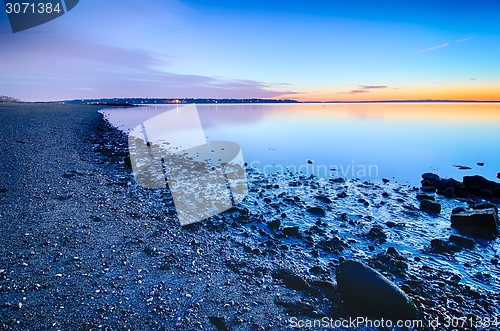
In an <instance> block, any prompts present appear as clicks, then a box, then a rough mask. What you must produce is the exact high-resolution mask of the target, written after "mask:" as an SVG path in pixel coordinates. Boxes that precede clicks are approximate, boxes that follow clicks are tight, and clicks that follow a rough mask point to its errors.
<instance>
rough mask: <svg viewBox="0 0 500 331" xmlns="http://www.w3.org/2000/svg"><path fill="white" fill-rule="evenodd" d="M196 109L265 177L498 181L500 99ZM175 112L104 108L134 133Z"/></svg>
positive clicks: (211, 132)
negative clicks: (429, 176) (428, 175)
mask: <svg viewBox="0 0 500 331" xmlns="http://www.w3.org/2000/svg"><path fill="white" fill-rule="evenodd" d="M197 109H198V114H199V117H200V120H201V124H202V126H203V130H204V133H205V136H206V137H207V140H208V141H211V140H229V141H233V142H236V143H237V144H239V145H240V146H241V149H242V152H243V156H244V158H245V161H246V162H247V163H248V164H250V165H252V166H253V167H255V168H258V169H260V170H261V171H262V172H263V173H266V174H271V173H282V174H283V173H286V172H287V169H290V170H292V171H293V172H302V173H303V174H305V175H311V174H314V175H315V176H317V177H325V178H333V177H337V176H340V177H344V178H360V179H362V180H365V179H379V180H380V179H381V178H383V177H386V178H390V179H392V180H395V181H398V182H400V183H405V182H408V183H410V184H412V185H416V184H418V182H419V181H420V176H419V175H420V174H421V173H424V172H428V171H432V172H435V173H437V174H439V175H440V176H441V177H453V178H457V179H461V177H462V176H464V175H471V174H479V175H482V176H485V177H486V178H490V179H494V178H495V176H496V173H497V172H499V171H500V159H499V158H498V157H496V155H495V151H496V150H499V149H500V139H498V127H500V115H499V114H500V104H483V103H390V104H259V105H252V104H234V105H197ZM170 110H174V111H182V105H161V106H143V107H139V108H125V109H109V108H108V109H105V110H103V111H102V112H103V113H104V114H105V116H106V118H108V120H109V121H110V122H111V123H112V124H113V125H115V126H117V127H119V128H120V129H122V130H123V131H125V132H128V131H130V129H132V128H133V127H135V126H137V125H139V124H140V123H142V122H144V121H145V120H147V119H150V118H153V117H154V116H157V115H159V114H161V113H164V112H166V111H170ZM308 160H311V161H312V163H308V162H307V161H308ZM478 163H484V165H478ZM458 166H466V167H470V168H471V169H467V170H460V169H459V168H458Z"/></svg>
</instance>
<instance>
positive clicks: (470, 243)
mask: <svg viewBox="0 0 500 331" xmlns="http://www.w3.org/2000/svg"><path fill="white" fill-rule="evenodd" d="M449 241H450V242H452V243H454V244H455V245H458V246H462V247H467V248H470V249H472V248H474V246H475V245H476V242H475V241H474V240H472V239H469V238H465V237H462V236H458V235H456V234H452V235H451V236H450V239H449Z"/></svg>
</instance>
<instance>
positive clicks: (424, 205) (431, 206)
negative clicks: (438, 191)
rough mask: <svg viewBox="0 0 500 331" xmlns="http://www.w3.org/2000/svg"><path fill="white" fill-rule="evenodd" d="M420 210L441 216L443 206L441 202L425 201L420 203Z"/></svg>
mask: <svg viewBox="0 0 500 331" xmlns="http://www.w3.org/2000/svg"><path fill="white" fill-rule="evenodd" d="M420 209H424V210H429V211H432V212H434V213H437V214H439V213H440V212H441V204H440V203H439V202H435V201H431V200H426V199H424V200H421V201H420Z"/></svg>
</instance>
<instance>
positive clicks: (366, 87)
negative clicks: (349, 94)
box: [359, 85, 387, 90]
mask: <svg viewBox="0 0 500 331" xmlns="http://www.w3.org/2000/svg"><path fill="white" fill-rule="evenodd" d="M359 87H361V88H362V89H363V90H370V89H381V88H387V86H385V85H359Z"/></svg>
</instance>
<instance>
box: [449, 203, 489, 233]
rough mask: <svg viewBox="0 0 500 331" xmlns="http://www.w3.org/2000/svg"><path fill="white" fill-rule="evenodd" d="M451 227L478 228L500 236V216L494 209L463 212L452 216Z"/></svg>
mask: <svg viewBox="0 0 500 331" xmlns="http://www.w3.org/2000/svg"><path fill="white" fill-rule="evenodd" d="M451 225H453V226H455V227H464V226H466V227H470V226H472V227H478V228H483V229H486V230H488V231H491V232H492V233H493V234H498V216H497V212H496V210H495V209H494V208H487V209H479V210H469V211H463V212H461V213H458V214H453V215H451Z"/></svg>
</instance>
